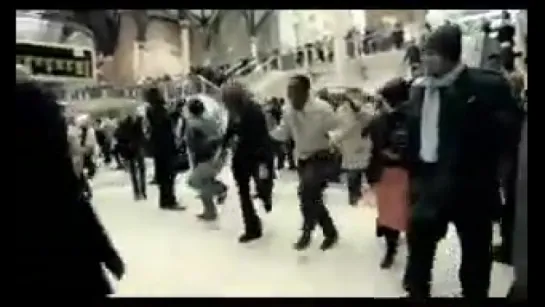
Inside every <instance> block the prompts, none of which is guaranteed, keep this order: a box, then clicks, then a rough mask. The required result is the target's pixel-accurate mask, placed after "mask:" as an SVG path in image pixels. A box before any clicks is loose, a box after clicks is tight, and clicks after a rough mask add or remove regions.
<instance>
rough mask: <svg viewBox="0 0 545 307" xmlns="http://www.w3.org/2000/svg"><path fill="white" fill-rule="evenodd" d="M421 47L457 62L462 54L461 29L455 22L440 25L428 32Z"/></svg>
mask: <svg viewBox="0 0 545 307" xmlns="http://www.w3.org/2000/svg"><path fill="white" fill-rule="evenodd" d="M423 49H424V50H433V51H435V52H437V53H438V54H439V55H441V56H442V57H444V58H446V59H448V60H450V61H453V62H458V61H460V58H461V55H462V30H461V29H460V27H459V26H458V25H455V24H449V25H442V26H440V27H438V28H437V29H436V30H435V31H433V32H432V33H431V34H430V36H429V37H428V38H427V40H426V42H425V43H424V46H423Z"/></svg>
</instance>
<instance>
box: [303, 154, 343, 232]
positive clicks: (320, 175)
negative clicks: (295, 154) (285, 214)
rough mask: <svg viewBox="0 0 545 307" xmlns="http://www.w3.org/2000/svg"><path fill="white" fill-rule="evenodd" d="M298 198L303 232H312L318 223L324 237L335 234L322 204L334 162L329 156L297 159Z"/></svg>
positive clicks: (334, 229)
mask: <svg viewBox="0 0 545 307" xmlns="http://www.w3.org/2000/svg"><path fill="white" fill-rule="evenodd" d="M297 172H298V174H299V199H300V206H301V213H302V215H303V233H307V234H308V233H312V231H314V228H316V225H317V224H318V225H320V227H321V228H322V231H323V233H324V236H325V237H333V236H336V235H337V229H336V227H335V225H334V223H333V220H332V219H331V216H330V215H329V210H327V207H326V206H325V204H324V200H323V192H324V189H325V187H326V186H327V182H328V180H329V179H330V177H331V175H332V173H334V164H333V162H332V159H331V158H325V159H324V158H310V159H307V160H299V161H298V163H297Z"/></svg>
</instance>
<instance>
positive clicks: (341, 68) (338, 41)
mask: <svg viewBox="0 0 545 307" xmlns="http://www.w3.org/2000/svg"><path fill="white" fill-rule="evenodd" d="M331 13H332V14H334V15H333V20H334V23H333V24H334V25H335V28H334V29H333V35H334V39H333V50H334V55H335V57H334V59H333V61H334V62H335V73H336V76H337V81H338V82H339V83H341V84H342V83H344V81H345V74H346V70H347V69H346V64H347V61H348V56H347V49H346V41H345V39H344V36H345V35H346V33H347V30H348V28H349V25H348V22H347V19H348V17H349V16H347V13H349V12H348V11H345V10H332V11H331Z"/></svg>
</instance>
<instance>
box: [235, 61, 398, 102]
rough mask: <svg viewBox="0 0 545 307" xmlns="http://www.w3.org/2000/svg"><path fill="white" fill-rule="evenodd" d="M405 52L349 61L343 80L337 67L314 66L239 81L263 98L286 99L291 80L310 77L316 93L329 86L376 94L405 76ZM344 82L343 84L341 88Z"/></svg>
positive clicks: (326, 65)
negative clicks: (387, 83)
mask: <svg viewBox="0 0 545 307" xmlns="http://www.w3.org/2000/svg"><path fill="white" fill-rule="evenodd" d="M403 56H404V51H402V50H393V51H388V52H382V53H376V54H372V55H364V56H362V57H357V58H353V59H351V58H347V59H346V61H347V63H345V65H344V67H346V71H344V72H342V74H343V80H344V81H341V80H339V77H338V74H337V72H336V71H335V70H336V67H335V64H334V63H330V62H326V63H322V62H315V63H313V65H310V66H309V67H308V68H295V69H289V70H269V71H265V70H262V71H260V72H259V73H257V72H256V73H252V74H249V75H247V76H245V77H241V78H239V81H241V82H244V83H245V84H246V85H247V86H248V87H249V88H250V89H251V90H252V91H253V92H254V93H256V94H257V95H258V96H260V97H271V96H280V97H282V96H285V94H286V89H287V86H288V82H289V78H290V77H291V76H293V75H295V74H305V75H308V76H310V77H311V79H312V82H313V88H314V89H320V88H323V87H327V86H347V87H359V88H362V89H364V90H365V91H368V92H374V91H375V90H376V89H377V88H378V87H379V86H381V85H382V84H384V83H385V82H386V81H388V80H389V79H391V78H393V77H396V76H404V75H405V73H406V72H405V70H404V69H403V66H402V60H403ZM341 82H342V84H340V83H341Z"/></svg>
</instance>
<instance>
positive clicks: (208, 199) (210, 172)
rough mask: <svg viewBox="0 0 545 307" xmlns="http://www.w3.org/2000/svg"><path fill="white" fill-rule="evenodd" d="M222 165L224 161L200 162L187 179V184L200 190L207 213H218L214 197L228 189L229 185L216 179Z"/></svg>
mask: <svg viewBox="0 0 545 307" xmlns="http://www.w3.org/2000/svg"><path fill="white" fill-rule="evenodd" d="M222 160H223V159H222ZM222 167H223V161H216V160H210V161H207V162H202V163H199V164H197V165H196V166H195V167H194V168H193V170H192V172H191V174H190V175H189V178H188V179H187V184H188V185H189V186H190V187H192V188H193V189H195V190H197V191H199V192H200V197H201V200H202V203H203V209H204V213H205V214H210V215H216V213H217V212H216V206H215V204H214V197H215V196H217V195H219V194H221V193H224V192H225V191H226V190H227V186H226V185H225V184H224V183H223V182H221V181H219V180H217V179H216V176H217V175H218V174H219V172H220V171H221V169H222Z"/></svg>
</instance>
